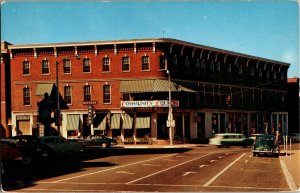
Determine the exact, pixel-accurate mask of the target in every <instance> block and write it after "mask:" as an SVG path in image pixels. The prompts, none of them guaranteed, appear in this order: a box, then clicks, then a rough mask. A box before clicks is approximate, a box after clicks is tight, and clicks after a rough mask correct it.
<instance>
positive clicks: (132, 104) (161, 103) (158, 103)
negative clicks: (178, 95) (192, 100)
mask: <svg viewBox="0 0 300 193" xmlns="http://www.w3.org/2000/svg"><path fill="white" fill-rule="evenodd" d="M171 105H172V107H179V101H178V100H172V101H171ZM147 107H148V108H149V107H169V101H168V100H152V101H121V108H147Z"/></svg>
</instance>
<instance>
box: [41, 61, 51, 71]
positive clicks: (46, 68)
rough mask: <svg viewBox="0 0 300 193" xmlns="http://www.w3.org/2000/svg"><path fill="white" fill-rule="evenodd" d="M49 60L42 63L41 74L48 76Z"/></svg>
mask: <svg viewBox="0 0 300 193" xmlns="http://www.w3.org/2000/svg"><path fill="white" fill-rule="evenodd" d="M49 73H50V71H49V60H43V61H42V74H49Z"/></svg>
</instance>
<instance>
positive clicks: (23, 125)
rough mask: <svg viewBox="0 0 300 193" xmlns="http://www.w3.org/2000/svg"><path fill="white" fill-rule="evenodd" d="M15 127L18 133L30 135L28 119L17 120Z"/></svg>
mask: <svg viewBox="0 0 300 193" xmlns="http://www.w3.org/2000/svg"><path fill="white" fill-rule="evenodd" d="M17 128H18V135H31V131H30V121H29V120H20V121H17Z"/></svg>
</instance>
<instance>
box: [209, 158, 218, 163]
mask: <svg viewBox="0 0 300 193" xmlns="http://www.w3.org/2000/svg"><path fill="white" fill-rule="evenodd" d="M216 161H218V160H214V159H213V160H210V161H209V162H210V163H213V162H216Z"/></svg>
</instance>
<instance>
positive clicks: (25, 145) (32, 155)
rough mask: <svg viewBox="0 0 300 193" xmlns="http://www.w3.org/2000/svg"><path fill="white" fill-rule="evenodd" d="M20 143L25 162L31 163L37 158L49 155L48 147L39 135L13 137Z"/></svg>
mask: <svg viewBox="0 0 300 193" xmlns="http://www.w3.org/2000/svg"><path fill="white" fill-rule="evenodd" d="M12 139H14V140H15V141H17V142H18V144H19V146H18V147H19V149H20V151H21V154H22V157H23V160H22V161H23V163H25V164H29V163H31V162H32V161H33V160H35V159H39V158H42V157H45V156H47V148H46V146H45V145H44V144H42V143H41V142H40V140H39V138H38V137H35V136H32V135H18V136H14V137H12Z"/></svg>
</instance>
